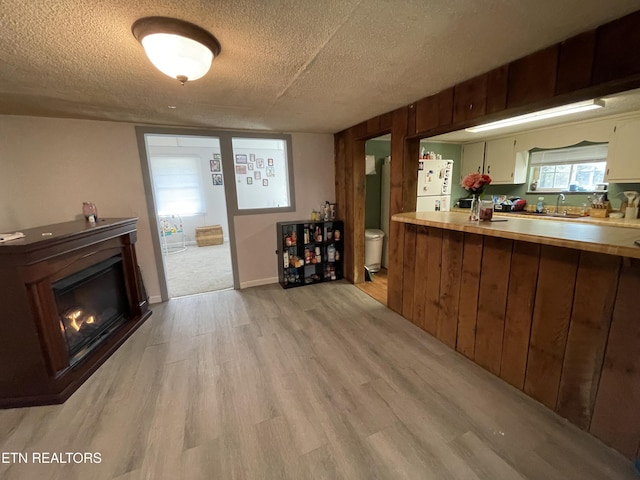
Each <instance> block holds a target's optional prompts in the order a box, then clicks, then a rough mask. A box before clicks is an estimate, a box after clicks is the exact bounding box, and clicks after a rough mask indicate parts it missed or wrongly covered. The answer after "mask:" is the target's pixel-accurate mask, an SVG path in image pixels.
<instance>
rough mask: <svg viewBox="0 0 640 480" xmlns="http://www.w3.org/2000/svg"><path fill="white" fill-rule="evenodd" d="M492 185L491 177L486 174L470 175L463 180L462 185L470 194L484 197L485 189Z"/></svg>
mask: <svg viewBox="0 0 640 480" xmlns="http://www.w3.org/2000/svg"><path fill="white" fill-rule="evenodd" d="M490 183H491V177H490V176H489V175H487V174H486V173H470V174H468V175H467V176H466V177H464V178H463V179H462V182H461V183H460V185H461V186H462V187H463V188H464V189H465V190H466V191H467V192H469V193H472V194H474V195H482V192H484V187H486V186H487V185H489V184H490Z"/></svg>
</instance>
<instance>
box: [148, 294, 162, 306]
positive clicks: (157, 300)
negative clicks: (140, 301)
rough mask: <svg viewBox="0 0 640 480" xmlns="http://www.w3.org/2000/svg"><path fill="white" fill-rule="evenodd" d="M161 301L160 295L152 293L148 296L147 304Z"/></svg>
mask: <svg viewBox="0 0 640 480" xmlns="http://www.w3.org/2000/svg"><path fill="white" fill-rule="evenodd" d="M154 303H162V297H161V296H160V295H153V296H151V297H149V304H154Z"/></svg>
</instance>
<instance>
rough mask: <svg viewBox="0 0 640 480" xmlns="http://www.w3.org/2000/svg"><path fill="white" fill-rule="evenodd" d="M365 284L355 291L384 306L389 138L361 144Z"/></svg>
mask: <svg viewBox="0 0 640 480" xmlns="http://www.w3.org/2000/svg"><path fill="white" fill-rule="evenodd" d="M364 173H365V218H364V228H365V235H364V242H365V248H364V252H365V262H364V263H365V282H363V283H359V284H357V286H358V288H360V289H361V290H362V291H364V292H365V293H367V294H368V295H370V296H372V297H373V298H375V299H376V300H378V301H379V302H380V303H383V304H384V305H386V304H387V261H388V260H387V259H388V252H389V221H390V213H389V212H390V207H389V201H390V192H391V135H383V136H380V137H376V138H372V139H370V140H367V141H366V143H365V172H364Z"/></svg>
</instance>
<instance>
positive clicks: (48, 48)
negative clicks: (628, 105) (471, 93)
mask: <svg viewBox="0 0 640 480" xmlns="http://www.w3.org/2000/svg"><path fill="white" fill-rule="evenodd" d="M638 8H639V5H638V2H637V0H615V1H610V2H604V1H601V0H536V1H530V0H422V1H420V0H406V1H399V0H398V1H395V0H370V1H367V0H313V1H312V0H299V1H292V0H289V1H285V0H279V1H276V0H271V1H269V0H265V1H259V0H253V1H252V0H219V1H207V0H198V1H190V0H185V1H182V2H176V1H167V0H138V1H135V2H132V1H130V0H103V1H93V2H92V1H86V0H52V1H45V0H29V1H26V0H2V2H1V7H0V25H1V28H0V113H2V114H18V115H36V116H52V117H69V118H88V119H104V120H115V121H125V122H134V123H145V124H159V125H173V126H196V127H216V128H233V129H257V130H274V131H287V132H329V133H333V132H336V131H339V130H341V129H344V128H346V127H349V126H351V125H354V124H356V123H359V122H361V121H363V120H366V119H368V118H371V117H373V116H375V115H378V114H381V113H384V112H388V111H391V110H393V109H395V108H398V107H401V106H403V105H407V104H409V103H411V102H413V101H415V100H418V99H420V98H422V97H425V96H427V95H430V94H432V93H436V92H438V91H440V90H442V89H444V88H447V87H450V86H451V85H454V84H456V83H458V82H460V81H463V80H466V79H468V78H471V77H473V76H475V75H478V74H480V73H483V72H486V71H488V70H490V69H492V68H494V67H497V66H499V65H503V64H505V63H508V62H510V61H512V60H514V59H517V58H520V57H522V56H524V55H526V54H529V53H531V52H534V51H536V50H539V49H540V48H542V47H545V46H548V45H551V44H554V43H556V42H559V41H561V40H563V39H565V38H568V37H571V36H573V35H575V34H578V33H580V32H583V31H586V30H590V29H592V28H594V27H596V26H598V25H601V24H603V23H606V22H608V21H610V20H613V19H615V18H618V17H621V16H623V15H625V14H627V13H630V12H632V11H635V10H637V9H638ZM152 15H159V16H169V17H175V18H180V19H183V20H187V21H190V22H192V23H196V24H198V25H200V26H201V27H203V28H205V29H206V30H208V31H210V32H211V33H212V34H213V35H215V36H216V37H217V38H218V40H219V41H220V44H221V45H222V52H221V54H220V56H219V57H218V58H216V59H215V60H214V62H213V66H212V68H211V71H210V72H209V73H208V74H207V76H205V77H204V78H202V79H200V80H196V81H194V82H189V83H187V85H185V86H180V84H179V83H178V82H177V81H175V80H172V79H170V78H169V77H166V76H165V75H163V74H161V73H160V72H159V71H157V70H155V68H154V67H153V66H152V65H151V64H150V63H149V61H148V60H147V58H146V56H145V55H144V52H143V49H142V47H141V45H140V44H139V43H138V42H137V41H136V40H135V38H134V37H133V35H132V33H131V25H132V24H133V22H134V21H135V20H137V19H138V18H141V17H145V16H152ZM169 105H175V106H176V107H177V108H176V109H169V108H168V106H169Z"/></svg>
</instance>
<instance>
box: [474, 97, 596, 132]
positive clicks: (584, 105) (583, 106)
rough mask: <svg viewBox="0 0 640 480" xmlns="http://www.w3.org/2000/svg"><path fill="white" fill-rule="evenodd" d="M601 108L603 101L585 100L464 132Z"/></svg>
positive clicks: (486, 124) (491, 128) (480, 130)
mask: <svg viewBox="0 0 640 480" xmlns="http://www.w3.org/2000/svg"><path fill="white" fill-rule="evenodd" d="M602 107H604V101H603V100H600V99H593V100H586V101H584V102H577V103H571V104H569V105H563V106H561V107H555V108H549V109H547V110H540V111H539V112H533V113H527V114H525V115H519V116H517V117H512V118H506V119H504V120H498V121H497V122H491V123H485V124H484V125H478V126H477V127H470V128H465V130H466V131H467V132H472V133H477V132H485V131H487V130H494V129H496V128H504V127H510V126H512V125H520V124H521V123H528V122H536V121H538V120H544V119H545V118H553V117H560V116H562V115H570V114H572V113H578V112H586V111H588V110H595V109H596V108H602Z"/></svg>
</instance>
